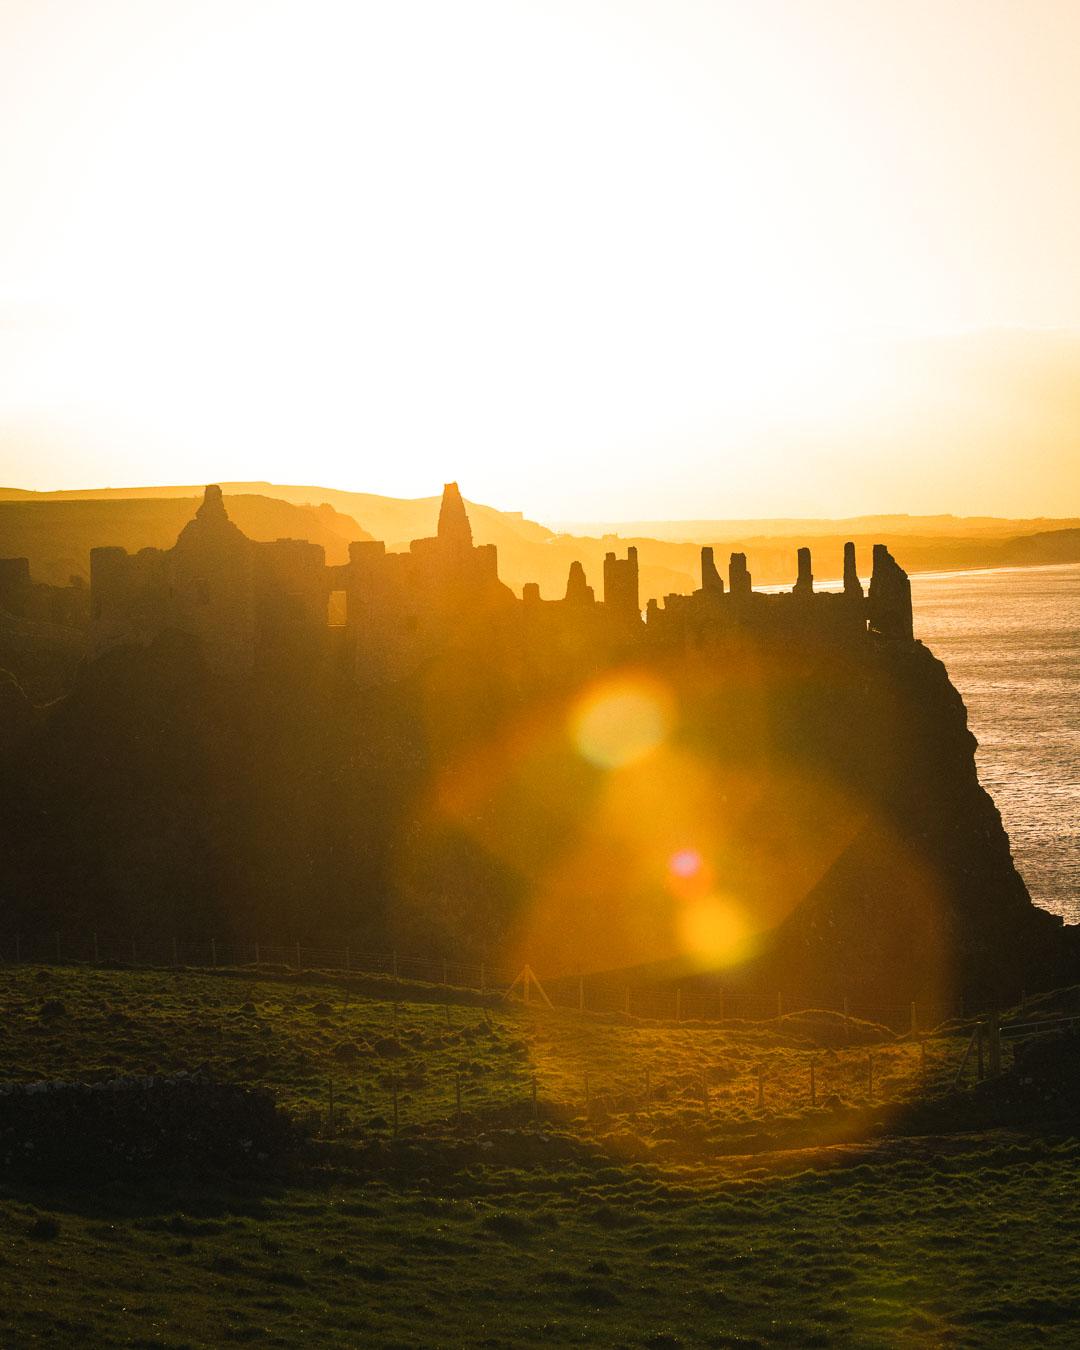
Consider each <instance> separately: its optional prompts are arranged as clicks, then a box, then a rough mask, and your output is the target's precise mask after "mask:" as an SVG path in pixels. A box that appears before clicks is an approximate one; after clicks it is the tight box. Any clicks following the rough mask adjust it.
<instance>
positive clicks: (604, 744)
mask: <svg viewBox="0 0 1080 1350" xmlns="http://www.w3.org/2000/svg"><path fill="white" fill-rule="evenodd" d="M672 711H673V710H672V706H671V696H670V694H669V693H668V692H667V690H666V689H665V688H664V687H663V686H662V685H659V684H657V683H655V682H654V681H652V680H646V679H632V678H624V679H621V680H614V681H609V682H605V683H604V684H602V685H600V686H599V687H598V688H595V689H593V690H591V691H590V692H589V693H588V694H586V696H585V698H584V699H583V700H582V702H581V703H580V704H579V705H578V707H577V709H576V711H575V713H574V716H573V723H572V731H573V738H574V744H575V745H576V746H577V748H578V750H579V751H580V753H581V754H582V755H584V757H585V758H586V759H587V760H589V762H590V763H592V764H596V765H598V766H599V767H600V768H602V769H621V768H623V767H624V766H626V765H628V764H634V763H636V762H637V761H638V760H642V759H644V758H645V756H646V755H648V754H650V753H651V752H652V751H653V750H655V749H656V748H657V746H659V745H661V744H662V743H663V741H664V739H665V738H666V736H667V734H668V731H669V730H670V728H671V723H672Z"/></svg>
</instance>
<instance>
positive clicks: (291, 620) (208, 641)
mask: <svg viewBox="0 0 1080 1350" xmlns="http://www.w3.org/2000/svg"><path fill="white" fill-rule="evenodd" d="M811 567H812V564H811V556H810V550H809V549H808V548H800V549H799V550H798V576H797V579H796V581H795V585H794V587H793V589H792V590H791V591H789V592H782V593H777V594H763V593H761V592H757V591H754V590H753V588H752V584H751V576H750V573H749V571H748V570H747V565H746V555H745V554H742V553H733V554H732V555H731V558H730V563H729V568H728V583H727V586H726V587H725V585H724V581H723V578H722V577H721V576H720V573H719V572H718V570H717V567H716V563H715V560H714V557H713V550H712V548H710V547H705V548H702V550H701V586H700V588H699V589H697V590H695V591H694V592H693V594H692V595H678V594H672V595H668V596H666V597H665V598H664V602H663V604H662V605H661V604H660V603H658V602H657V601H656V600H650V601H649V602H648V605H647V607H646V609H645V611H644V613H643V612H642V610H641V605H640V600H639V590H638V560H637V550H636V549H635V548H634V547H629V548H628V549H627V553H626V557H624V558H619V557H617V556H616V555H615V554H614V553H608V554H607V556H606V558H605V560H604V577H603V598H602V599H601V600H597V599H596V597H595V595H594V592H593V588H592V587H591V586H589V585H588V584H587V582H586V578H585V572H584V569H583V568H582V566H581V564H580V563H578V562H575V563H572V564H571V566H570V570H569V575H568V577H567V583H566V593H565V595H564V596H563V597H562V599H559V600H543V599H541V596H540V588H539V586H538V585H536V584H535V583H531V584H528V585H526V586H525V587H524V589H523V593H522V597H521V599H520V600H519V599H518V598H517V597H516V596H515V595H514V593H513V591H512V590H511V589H510V588H509V587H508V586H507V585H505V584H504V583H503V582H502V581H500V580H499V574H498V558H497V553H496V548H495V546H494V545H493V544H480V545H477V544H474V543H473V537H472V529H471V527H470V524H469V518H468V515H467V513H466V510H465V505H464V502H463V501H462V498H461V494H460V492H459V491H458V486H457V484H456V483H447V484H446V485H445V487H444V489H443V496H442V503H441V507H440V510H439V523H438V529H437V533H436V534H435V536H434V537H433V538H429V539H414V540H413V541H412V543H411V544H410V546H409V550H408V552H403V553H389V552H387V549H386V545H385V544H384V543H382V542H379V541H376V540H365V541H357V542H354V543H352V544H350V546H349V561H348V562H347V563H344V564H342V565H339V566H328V565H327V564H326V560H325V555H324V552H323V549H322V547H321V546H320V545H318V544H312V543H309V542H307V541H303V540H296V539H278V540H275V541H273V542H270V543H260V542H256V541H254V540H251V539H249V538H248V537H247V536H246V535H244V534H243V533H242V532H241V531H240V530H239V529H238V528H237V527H236V525H234V524H233V523H232V521H230V519H229V517H228V513H227V512H226V509H225V502H224V499H223V497H222V493H221V489H220V488H219V487H217V486H215V485H210V486H208V487H207V488H206V490H205V495H204V498H203V502H202V505H201V506H200V507H199V509H198V511H197V512H196V514H195V517H194V519H193V520H191V521H190V522H189V523H188V524H187V525H186V526H185V527H184V529H183V530H182V531H181V533H180V536H179V538H178V539H177V541H176V544H175V545H174V546H173V547H172V548H171V549H154V548H146V549H142V550H141V551H140V552H139V553H136V554H130V553H128V552H127V551H126V550H125V549H122V548H96V549H93V550H92V551H91V555H90V607H91V625H90V645H91V650H92V651H93V652H95V653H100V652H101V651H103V650H106V649H108V648H109V647H112V646H116V645H118V644H122V643H132V642H135V643H143V644H145V643H149V642H151V641H153V639H154V638H155V637H156V636H157V635H158V634H160V633H162V632H164V631H166V630H179V631H182V632H186V633H190V634H192V635H193V636H195V637H196V638H198V639H199V640H200V643H201V645H202V647H203V649H204V652H205V655H206V657H207V659H208V660H209V661H210V662H211V664H213V665H215V666H218V667H225V668H240V669H243V668H244V667H245V666H250V664H251V663H252V662H253V661H254V660H255V659H256V658H257V656H258V654H259V652H260V650H261V649H262V648H263V647H265V646H267V645H273V644H276V643H280V642H282V641H287V640H289V639H290V638H292V639H294V640H298V641H315V640H320V639H322V640H329V641H331V642H334V643H336V644H338V646H339V648H340V651H341V655H342V661H343V663H344V665H345V667H346V669H347V670H348V671H349V673H350V675H351V676H352V677H353V678H354V679H355V680H356V681H357V682H358V683H361V684H372V683H379V682H383V681H387V680H394V679H397V678H403V677H406V676H408V675H409V674H410V673H411V672H413V671H415V670H416V669H417V668H418V667H419V666H420V665H422V663H423V662H424V661H425V660H426V659H428V658H429V657H431V656H434V655H436V654H437V653H440V652H445V651H447V650H451V651H452V650H454V649H461V650H462V651H463V652H464V651H470V650H471V651H474V652H480V653H483V654H484V656H485V659H490V660H494V659H495V658H496V657H497V656H498V657H499V658H500V665H501V666H502V668H504V669H506V668H509V669H511V670H514V669H515V668H516V670H517V673H518V674H520V675H521V676H522V677H524V678H528V677H530V676H531V677H533V678H534V679H538V680H541V681H542V680H543V677H544V674H545V671H546V670H554V669H555V668H559V669H561V670H562V671H564V672H565V671H566V670H567V669H578V668H580V669H581V670H582V671H587V670H588V669H589V668H592V667H597V666H600V665H604V664H608V663H610V662H611V661H613V660H618V659H633V657H634V656H635V655H636V654H637V653H638V652H640V653H641V654H642V655H646V654H648V653H650V652H656V651H657V650H658V649H660V650H670V651H677V650H678V649H679V647H680V646H685V645H693V646H707V645H708V644H709V643H710V642H715V641H723V640H724V639H725V638H730V637H738V636H739V635H740V634H741V635H751V634H752V635H753V636H754V637H755V638H757V639H761V640H766V641H767V640H769V639H779V640H797V639H799V638H800V637H802V638H809V637H813V638H816V639H826V640H835V641H837V642H851V641H857V640H859V639H860V638H861V639H866V638H867V637H868V636H871V637H878V638H888V639H898V640H908V641H909V640H911V639H912V636H913V630H912V610H911V586H910V583H909V581H908V577H907V574H906V573H905V572H904V570H903V569H902V568H901V567H899V566H898V565H897V563H896V562H895V561H894V560H893V558H892V556H891V555H890V553H889V551H888V549H887V548H886V547H885V546H884V545H883V544H877V545H875V546H874V553H873V573H872V577H871V581H870V587H869V593H868V594H866V593H864V591H863V587H862V583H861V582H860V580H859V575H858V571H857V567H856V558H855V546H854V544H851V543H848V544H845V546H844V579H843V589H842V590H840V591H836V592H830V591H815V589H814V579H813V573H812V570H811Z"/></svg>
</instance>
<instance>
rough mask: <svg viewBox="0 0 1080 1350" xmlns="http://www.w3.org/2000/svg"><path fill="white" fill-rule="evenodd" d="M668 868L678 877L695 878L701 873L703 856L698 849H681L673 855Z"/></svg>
mask: <svg viewBox="0 0 1080 1350" xmlns="http://www.w3.org/2000/svg"><path fill="white" fill-rule="evenodd" d="M668 867H669V869H670V871H671V872H672V874H673V875H674V876H677V877H694V876H697V874H698V873H699V872H700V871H701V867H702V862H701V854H700V853H699V852H698V851H697V849H696V848H681V849H679V851H678V853H673V854H672V856H671V861H670V863H668Z"/></svg>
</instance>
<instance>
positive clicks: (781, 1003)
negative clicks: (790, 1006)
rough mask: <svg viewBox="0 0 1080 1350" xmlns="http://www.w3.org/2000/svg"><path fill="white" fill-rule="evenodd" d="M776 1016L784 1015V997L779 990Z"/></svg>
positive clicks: (777, 992)
mask: <svg viewBox="0 0 1080 1350" xmlns="http://www.w3.org/2000/svg"><path fill="white" fill-rule="evenodd" d="M776 1015H777V1017H783V1015H784V996H783V994H782V993H781V992H780V990H779V989H778V990H777V991H776Z"/></svg>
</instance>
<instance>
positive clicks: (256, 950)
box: [255, 942, 259, 965]
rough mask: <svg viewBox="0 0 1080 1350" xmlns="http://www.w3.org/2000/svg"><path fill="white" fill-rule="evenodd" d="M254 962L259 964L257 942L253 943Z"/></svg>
mask: <svg viewBox="0 0 1080 1350" xmlns="http://www.w3.org/2000/svg"><path fill="white" fill-rule="evenodd" d="M255 964H256V965H258V964H259V944H258V943H257V942H256V944H255Z"/></svg>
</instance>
